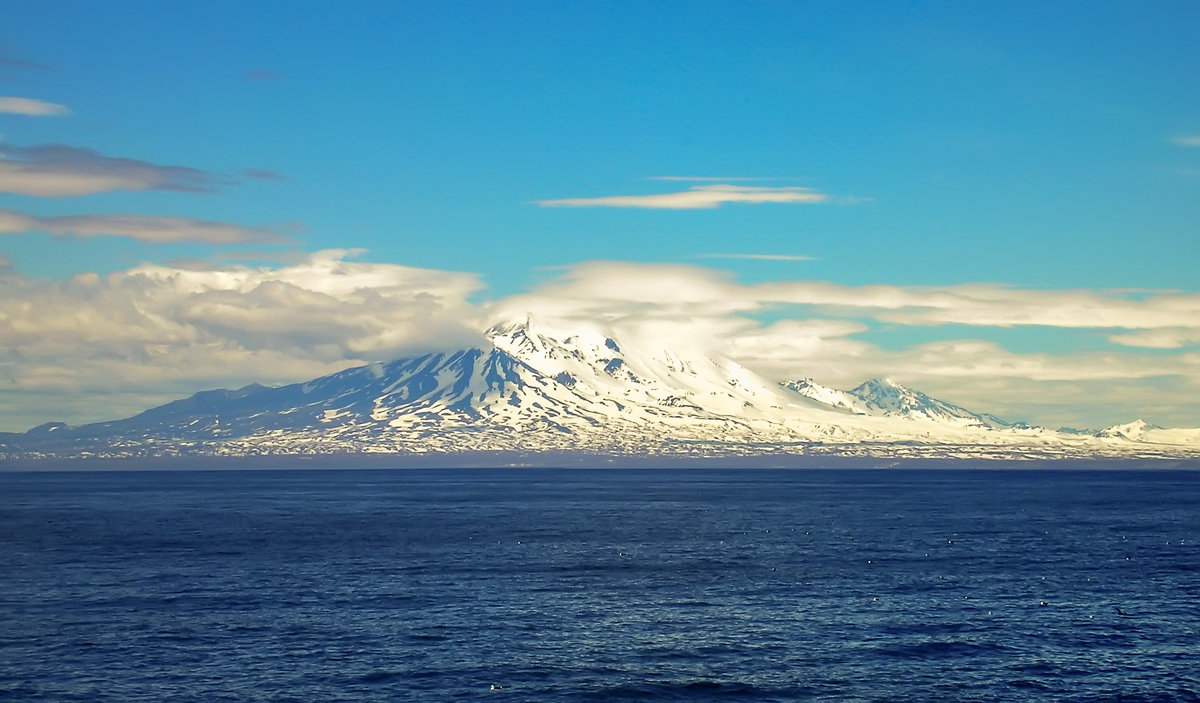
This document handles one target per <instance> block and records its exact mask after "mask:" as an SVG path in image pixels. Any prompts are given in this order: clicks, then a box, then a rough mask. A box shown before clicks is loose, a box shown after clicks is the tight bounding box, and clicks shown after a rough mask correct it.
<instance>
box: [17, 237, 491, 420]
mask: <svg viewBox="0 0 1200 703" xmlns="http://www.w3.org/2000/svg"><path fill="white" fill-rule="evenodd" d="M354 253H355V252H348V251H340V250H335V251H327V252H320V253H317V254H314V255H312V256H311V257H310V258H309V259H307V260H306V261H304V262H302V263H299V264H295V265H292V266H285V267H281V268H254V269H251V268H245V267H234V268H223V269H209V270H204V271H195V270H186V269H179V268H169V267H165V266H155V265H143V266H139V267H136V268H134V269H131V270H129V271H125V272H121V273H116V274H112V275H110V276H104V277H102V276H98V275H96V274H83V275H80V276H76V277H74V278H72V279H70V280H68V281H43V280H35V279H27V278H24V277H22V276H19V275H17V274H10V275H7V276H2V277H0V340H3V342H0V395H10V394H11V395H14V396H20V395H22V394H24V396H23V397H32V396H37V397H40V398H41V401H40V402H39V403H37V404H36V405H35V406H34V407H33V408H32V409H31V408H29V407H28V406H27V407H26V408H25V409H24V410H22V409H20V408H15V409H13V411H12V412H22V413H24V415H25V416H26V417H30V416H29V413H30V412H39V411H40V412H43V413H47V414H48V415H49V416H43V417H39V418H34V417H30V420H31V421H41V420H46V419H52V418H53V417H57V419H60V420H66V421H81V420H97V419H105V418H113V417H115V416H121V415H122V414H130V413H132V412H135V411H138V410H141V409H144V408H145V407H146V406H145V405H143V406H142V407H124V408H117V407H115V406H113V405H112V398H113V397H114V396H117V395H120V396H122V397H128V398H136V399H137V402H142V401H145V400H146V399H153V402H165V401H167V400H171V399H174V398H176V397H181V396H183V395H187V394H190V393H193V392H195V391H197V390H202V389H204V388H211V387H230V386H237V385H243V384H245V383H250V382H260V383H285V382H295V381H302V380H307V379H309V378H313V377H316V376H319V375H322V374H326V373H332V372H334V371H337V370H340V369H343V368H346V367H347V366H350V365H353V364H356V363H365V362H368V361H375V360H387V359H392V358H396V357H399V356H403V355H405V354H409V353H416V352H423V351H429V350H432V349H438V348H457V347H461V346H466V345H470V344H476V343H478V341H479V338H478V333H477V332H476V331H475V330H476V329H477V328H478V324H477V323H476V322H475V321H474V317H473V315H474V311H473V309H472V308H471V307H470V306H469V305H468V304H467V303H466V299H467V297H468V296H469V295H471V294H473V293H474V292H476V291H478V290H479V289H480V288H481V284H480V282H479V280H478V278H477V277H476V276H474V275H472V274H464V273H455V272H447V271H431V270H425V269H414V268H408V267H404V266H396V265H390V264H373V263H360V262H354V261H349V260H347V257H348V256H351V255H353V254H354ZM81 395H84V396H88V397H90V398H91V402H90V403H85V402H81V401H80V400H79V398H78V396H81ZM58 398H62V399H64V404H65V405H67V406H72V407H75V408H76V409H77V412H80V415H76V416H74V417H62V416H58V414H57V412H56V411H57V410H58V408H59V407H61V405H60V404H59V403H58V401H57V400H56V399H58ZM131 402H133V401H131ZM15 422H20V421H19V420H17V419H16V418H13V417H8V418H0V429H4V430H12V429H18V428H17V427H14V426H10V423H15ZM26 424H32V422H30V423H26Z"/></svg>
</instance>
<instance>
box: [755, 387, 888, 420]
mask: <svg viewBox="0 0 1200 703" xmlns="http://www.w3.org/2000/svg"><path fill="white" fill-rule="evenodd" d="M779 385H781V386H782V387H784V388H786V389H787V390H790V391H792V392H793V393H798V394H799V395H802V396H804V397H805V398H809V399H810V400H814V401H816V402H818V403H821V404H822V405H828V406H829V407H831V408H841V409H842V410H845V411H847V412H851V413H854V414H855V415H876V414H881V413H877V412H876V410H877V409H876V408H873V407H872V406H871V405H869V404H868V403H867V402H866V401H864V400H863V399H862V398H859V397H858V396H856V395H854V394H853V393H851V392H849V391H839V390H837V389H835V388H829V387H828V386H822V385H820V384H819V383H816V382H815V381H813V380H812V379H811V378H800V379H796V380H795V381H784V382H783V383H781V384H779Z"/></svg>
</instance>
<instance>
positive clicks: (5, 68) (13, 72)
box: [0, 47, 50, 82]
mask: <svg viewBox="0 0 1200 703" xmlns="http://www.w3.org/2000/svg"><path fill="white" fill-rule="evenodd" d="M49 69H50V67H49V66H47V65H45V64H41V63H38V62H36V61H27V60H25V59H19V58H16V57H15V56H13V55H12V54H10V53H8V52H7V51H6V50H5V48H4V47H0V82H16V81H19V78H17V77H16V76H18V75H19V72H20V71H47V70H49Z"/></svg>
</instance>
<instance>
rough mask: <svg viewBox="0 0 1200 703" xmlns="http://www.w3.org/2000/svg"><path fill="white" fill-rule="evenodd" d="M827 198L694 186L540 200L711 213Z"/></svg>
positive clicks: (805, 192)
mask: <svg viewBox="0 0 1200 703" xmlns="http://www.w3.org/2000/svg"><path fill="white" fill-rule="evenodd" d="M827 200H829V196H827V195H825V194H823V193H818V192H816V191H814V190H812V189H811V188H800V187H794V186H788V187H782V188H761V187H750V186H738V185H729V184H717V185H704V186H693V187H692V188H691V189H689V190H686V191H679V192H675V193H658V194H653V195H612V196H606V197H599V198H564V199H559V200H539V201H537V204H538V205H541V206H542V207H571V208H578V207H610V208H639V209H650V210H711V209H713V208H717V207H720V206H721V205H725V204H727V203H740V204H752V205H760V204H763V203H785V204H814V203H823V202H826V201H827Z"/></svg>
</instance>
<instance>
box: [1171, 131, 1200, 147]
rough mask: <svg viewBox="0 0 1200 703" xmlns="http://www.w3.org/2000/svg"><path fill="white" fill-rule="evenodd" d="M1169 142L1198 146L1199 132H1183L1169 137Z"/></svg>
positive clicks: (1199, 140)
mask: <svg viewBox="0 0 1200 703" xmlns="http://www.w3.org/2000/svg"><path fill="white" fill-rule="evenodd" d="M1171 143H1172V144H1175V145H1176V146H1184V147H1193V148H1194V147H1200V134H1184V135H1180V136H1178V137H1171Z"/></svg>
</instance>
